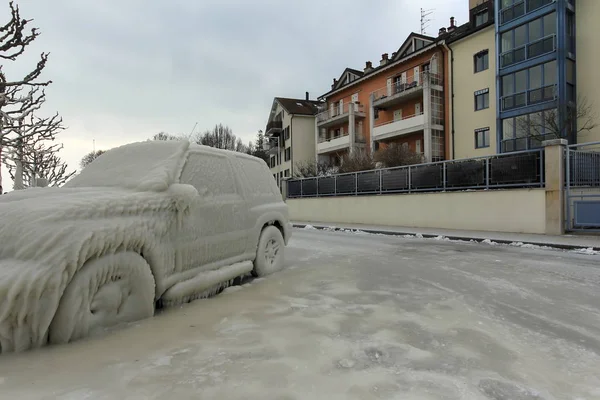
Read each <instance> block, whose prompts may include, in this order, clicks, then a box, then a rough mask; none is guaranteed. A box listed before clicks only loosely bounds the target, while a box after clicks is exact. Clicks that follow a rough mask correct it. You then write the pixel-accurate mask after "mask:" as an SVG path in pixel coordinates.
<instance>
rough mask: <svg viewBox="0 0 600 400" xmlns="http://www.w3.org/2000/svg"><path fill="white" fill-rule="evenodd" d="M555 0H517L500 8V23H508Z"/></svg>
mask: <svg viewBox="0 0 600 400" xmlns="http://www.w3.org/2000/svg"><path fill="white" fill-rule="evenodd" d="M553 1H555V0H527V1H525V0H521V1H516V2H515V3H513V4H512V5H510V6H508V7H505V8H503V9H501V10H500V23H501V24H506V23H508V22H510V21H512V20H515V19H517V18H519V17H521V16H523V15H525V13H528V12H531V11H535V10H537V9H538V8H541V7H543V6H545V5H547V4H550V3H552V2H553Z"/></svg>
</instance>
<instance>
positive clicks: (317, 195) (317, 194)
mask: <svg viewBox="0 0 600 400" xmlns="http://www.w3.org/2000/svg"><path fill="white" fill-rule="evenodd" d="M316 197H319V177H318V176H317V193H316Z"/></svg>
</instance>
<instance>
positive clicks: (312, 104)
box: [275, 97, 323, 115]
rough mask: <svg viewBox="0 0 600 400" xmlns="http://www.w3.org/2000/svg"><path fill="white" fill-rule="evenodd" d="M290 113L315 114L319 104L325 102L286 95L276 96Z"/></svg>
mask: <svg viewBox="0 0 600 400" xmlns="http://www.w3.org/2000/svg"><path fill="white" fill-rule="evenodd" d="M275 100H276V101H277V102H279V104H281V107H283V108H284V109H285V111H286V112H287V113H288V114H292V115H315V114H317V111H318V105H320V104H323V103H322V102H320V101H316V100H302V99H289V98H286V97H275Z"/></svg>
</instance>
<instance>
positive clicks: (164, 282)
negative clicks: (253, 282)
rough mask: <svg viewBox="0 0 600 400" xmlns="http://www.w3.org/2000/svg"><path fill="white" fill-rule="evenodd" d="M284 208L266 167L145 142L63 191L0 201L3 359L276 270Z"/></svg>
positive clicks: (285, 232)
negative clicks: (236, 281)
mask: <svg viewBox="0 0 600 400" xmlns="http://www.w3.org/2000/svg"><path fill="white" fill-rule="evenodd" d="M290 235H291V225H290V223H289V217H288V208H287V205H286V204H285V203H284V202H283V201H282V198H281V194H280V192H279V189H278V187H277V184H276V182H275V180H274V179H273V176H272V174H271V173H270V171H269V169H268V167H267V165H266V163H265V162H264V161H263V160H261V159H259V158H256V157H252V156H249V155H246V154H242V153H237V152H230V151H225V150H218V149H214V148H210V147H206V146H199V145H196V144H190V143H189V142H188V141H148V142H141V143H133V144H128V145H125V146H121V147H118V148H115V149H112V150H109V151H107V152H106V153H104V154H103V155H101V156H100V157H98V158H97V159H96V160H94V161H93V162H92V163H91V164H90V165H88V166H87V167H86V168H85V169H83V171H82V172H81V174H79V175H77V176H76V177H74V178H73V179H72V180H71V181H69V182H68V183H67V184H65V185H64V186H63V187H62V188H32V189H26V190H21V191H15V192H11V193H9V194H7V195H3V196H1V197H0V352H9V351H22V350H26V349H29V348H34V347H40V346H43V345H45V344H47V343H66V342H69V341H72V340H75V339H78V338H81V337H85V336H88V335H89V334H92V333H93V332H95V331H97V330H102V329H104V328H106V327H109V326H113V325H115V324H117V323H124V322H129V321H136V320H140V319H143V318H146V317H150V316H152V315H153V314H154V311H155V308H156V307H164V306H169V305H174V304H181V303H185V302H189V301H191V300H194V299H197V298H202V297H208V296H210V295H213V294H216V293H218V292H219V291H220V290H222V289H223V288H224V287H226V286H228V285H230V284H231V283H232V281H233V280H234V279H237V278H239V277H242V276H246V275H249V274H254V275H255V276H263V275H266V274H269V273H272V272H275V271H277V270H279V269H281V268H282V266H283V262H284V248H285V246H286V245H287V243H288V241H289V239H290Z"/></svg>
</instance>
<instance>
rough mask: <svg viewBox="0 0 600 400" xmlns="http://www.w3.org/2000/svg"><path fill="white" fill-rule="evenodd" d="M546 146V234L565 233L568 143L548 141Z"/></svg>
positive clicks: (544, 143)
mask: <svg viewBox="0 0 600 400" xmlns="http://www.w3.org/2000/svg"><path fill="white" fill-rule="evenodd" d="M542 145H543V146H544V177H545V183H546V234H547V235H562V234H564V233H565V212H564V210H565V156H564V151H565V147H566V146H567V141H566V140H564V139H554V140H546V141H544V142H543V143H542Z"/></svg>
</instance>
